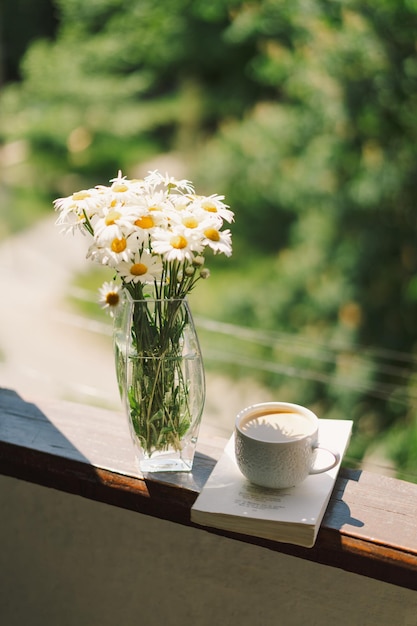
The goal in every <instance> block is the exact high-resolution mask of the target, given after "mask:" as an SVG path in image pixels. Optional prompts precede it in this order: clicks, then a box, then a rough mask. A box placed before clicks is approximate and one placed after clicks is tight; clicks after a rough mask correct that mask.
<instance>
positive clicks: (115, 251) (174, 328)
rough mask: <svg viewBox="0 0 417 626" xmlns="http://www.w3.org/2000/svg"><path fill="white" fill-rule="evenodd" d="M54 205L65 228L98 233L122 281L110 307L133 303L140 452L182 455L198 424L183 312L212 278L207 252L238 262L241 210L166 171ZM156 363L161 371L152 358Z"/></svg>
mask: <svg viewBox="0 0 417 626" xmlns="http://www.w3.org/2000/svg"><path fill="white" fill-rule="evenodd" d="M54 206H55V209H56V210H57V211H58V212H59V217H58V219H57V224H58V225H59V226H60V227H61V229H62V230H63V231H64V232H77V231H81V232H82V233H84V234H87V235H89V236H90V237H91V244H90V245H89V248H88V252H87V257H88V258H90V259H91V260H93V261H95V262H97V263H100V264H102V265H106V266H109V267H110V268H111V269H112V270H113V271H114V279H113V281H111V282H106V283H105V284H104V285H103V287H102V288H101V290H100V300H101V303H102V306H103V307H105V308H107V309H108V310H110V312H111V313H112V314H116V313H117V310H118V308H119V306H120V304H121V302H123V301H124V296H127V297H128V298H129V299H130V301H131V302H133V307H132V311H133V312H132V318H131V323H130V335H131V336H130V337H129V342H130V345H131V348H130V349H128V350H127V353H126V354H130V355H131V354H132V353H133V352H134V353H135V354H136V355H140V357H141V358H140V359H136V361H134V363H135V364H134V368H136V371H133V372H132V364H131V363H130V364H129V363H128V362H127V361H128V360H129V358H128V356H126V357H125V359H124V367H123V368H121V369H120V371H123V372H125V371H126V367H129V366H130V372H131V374H130V376H129V383H128V389H127V391H126V393H125V395H126V397H127V401H128V405H129V411H130V417H131V419H132V422H133V425H134V429H135V433H136V435H137V437H138V438H139V439H140V442H141V445H142V446H143V447H144V448H145V449H146V450H147V452H148V454H149V455H150V454H151V453H152V451H153V450H158V449H163V448H164V447H166V446H168V445H174V446H175V445H176V446H177V447H178V446H179V445H180V444H179V440H180V438H181V434H182V433H183V431H184V430H186V426H187V424H188V423H189V420H190V417H189V415H187V410H188V409H187V404H188V403H187V384H188V383H187V381H184V380H183V376H182V375H181V372H179V370H178V368H177V365H176V363H177V361H178V359H176V358H173V355H174V357H175V354H179V351H180V346H179V338H180V337H181V333H182V330H183V328H184V326H185V325H186V324H187V322H188V320H187V316H185V317H184V315H179V313H178V312H179V309H180V304H181V302H182V301H184V299H185V298H186V296H187V294H188V293H189V292H190V291H191V289H193V287H194V286H195V284H196V283H197V281H198V280H200V279H205V278H207V277H208V276H209V270H208V269H207V268H206V267H205V257H204V254H205V251H206V250H209V251H211V252H212V253H214V254H218V253H221V254H225V255H226V256H230V255H231V253H232V242H231V233H230V230H229V229H228V228H226V229H224V228H223V226H224V222H227V223H231V222H232V221H233V218H234V214H233V212H232V211H231V210H230V208H229V207H228V205H226V204H225V203H224V197H223V196H219V195H217V194H214V195H210V196H203V195H198V194H196V193H195V191H194V187H193V185H192V183H191V182H190V181H188V180H177V179H175V178H173V177H171V176H168V175H162V174H161V173H160V172H158V171H153V172H150V173H149V174H148V175H147V176H146V177H145V178H144V179H143V180H131V179H127V178H126V177H125V176H122V173H121V172H119V173H118V176H117V177H116V178H114V179H112V180H111V181H110V185H109V186H102V185H98V186H96V187H94V188H92V189H84V190H81V191H78V192H76V193H73V194H72V195H71V196H69V197H67V198H59V199H57V200H55V202H54ZM147 299H148V301H149V306H148V305H147ZM151 299H152V305H151V304H150V302H151ZM155 302H156V303H157V304H156V305H155ZM144 303H145V308H144ZM164 355H165V356H166V355H170V361H169V362H170V365H169V366H167V367H168V370H167V369H166V368H165V371H162V370H161V366H160V358H161V356H164ZM156 356H157V357H158V359H159V361H158V363H159V365H155V361H154V360H152V357H156ZM130 360H131V361H133V359H130ZM177 370H178V371H177ZM118 373H119V375H120V376H121V374H120V372H118ZM123 375H124V374H123ZM119 385H120V381H119ZM179 399H181V400H180V401H179Z"/></svg>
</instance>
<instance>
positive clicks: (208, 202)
mask: <svg viewBox="0 0 417 626" xmlns="http://www.w3.org/2000/svg"><path fill="white" fill-rule="evenodd" d="M223 200H224V196H218V195H217V194H213V195H212V196H196V197H195V200H194V201H195V204H196V205H198V206H199V207H201V208H202V209H203V210H204V211H206V212H207V213H210V214H212V215H218V216H219V217H221V218H222V219H223V220H226V222H228V223H229V224H230V223H231V222H233V220H234V213H233V211H231V210H230V209H229V207H228V205H227V204H224V202H223Z"/></svg>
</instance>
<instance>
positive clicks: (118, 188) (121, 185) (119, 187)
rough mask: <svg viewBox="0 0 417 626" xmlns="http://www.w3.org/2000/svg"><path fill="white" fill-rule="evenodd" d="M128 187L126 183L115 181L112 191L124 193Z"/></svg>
mask: <svg viewBox="0 0 417 626" xmlns="http://www.w3.org/2000/svg"><path fill="white" fill-rule="evenodd" d="M128 189H129V187H128V186H127V185H125V184H124V183H113V186H112V191H115V192H116V193H123V192H124V191H127V190H128Z"/></svg>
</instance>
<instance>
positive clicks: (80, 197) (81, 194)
mask: <svg viewBox="0 0 417 626" xmlns="http://www.w3.org/2000/svg"><path fill="white" fill-rule="evenodd" d="M86 198H90V194H89V193H88V191H77V192H76V193H73V194H72V199H73V200H85V199H86Z"/></svg>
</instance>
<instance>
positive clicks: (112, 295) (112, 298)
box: [106, 291, 120, 306]
mask: <svg viewBox="0 0 417 626" xmlns="http://www.w3.org/2000/svg"><path fill="white" fill-rule="evenodd" d="M119 300H120V297H119V294H118V293H117V292H116V291H109V293H108V294H107V295H106V304H108V305H109V306H117V305H118V304H119Z"/></svg>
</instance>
